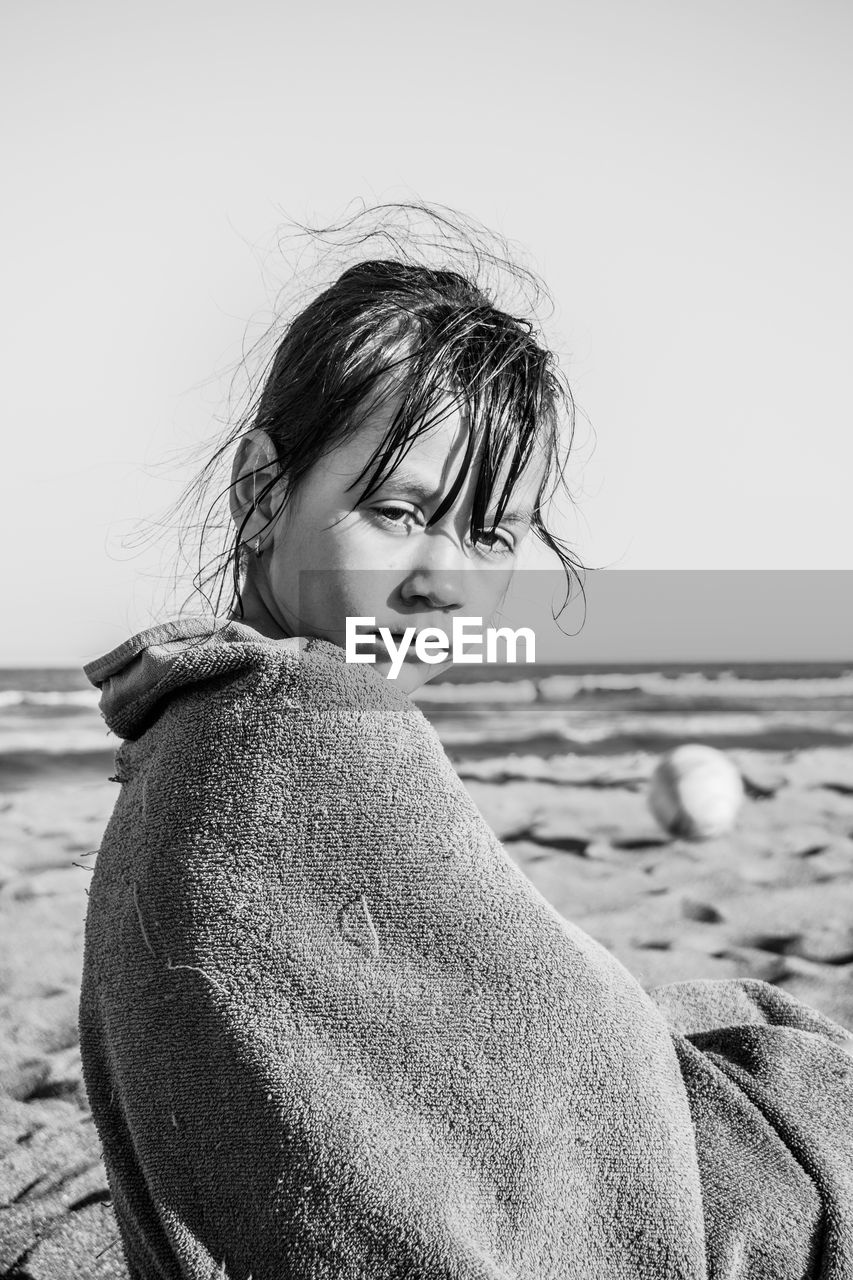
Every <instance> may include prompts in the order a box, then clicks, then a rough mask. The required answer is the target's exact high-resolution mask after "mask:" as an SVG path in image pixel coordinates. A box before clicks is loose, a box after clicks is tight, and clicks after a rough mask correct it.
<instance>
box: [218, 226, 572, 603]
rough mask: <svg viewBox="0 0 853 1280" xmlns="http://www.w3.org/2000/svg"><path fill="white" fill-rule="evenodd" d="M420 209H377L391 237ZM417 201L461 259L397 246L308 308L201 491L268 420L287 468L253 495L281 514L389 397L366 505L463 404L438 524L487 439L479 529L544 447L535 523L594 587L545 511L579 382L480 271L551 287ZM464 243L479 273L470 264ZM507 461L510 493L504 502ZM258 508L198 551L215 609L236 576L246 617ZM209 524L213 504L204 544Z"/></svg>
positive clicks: (234, 599)
mask: <svg viewBox="0 0 853 1280" xmlns="http://www.w3.org/2000/svg"><path fill="white" fill-rule="evenodd" d="M412 208H413V206H379V207H378V208H377V210H373V211H370V210H368V211H366V212H367V213H371V212H372V213H374V214H376V213H377V212H380V213H381V215H382V217H383V218H384V219H385V222H384V224H383V235H384V236H385V237H386V242H387V239H388V231H387V226H388V221H387V220H388V218H389V216H390V217H391V218H392V220H393V215H394V212H395V211H397V210H404V211H406V210H408V211H411V209H412ZM389 210H390V214H389ZM417 211H418V212H419V213H426V215H427V216H428V217H429V218H430V219H432V222H433V225H438V226H439V228H440V230H441V241H442V247H443V248H445V249H447V246H448V243H449V241H450V237H449V236H448V228H450V230H451V231H452V232H454V233H456V234H455V237H454V238H453V243H452V246H451V248H452V252H450V253H448V255H447V256H448V257H449V258H450V262H449V263H448V264H446V265H433V264H430V263H425V262H422V261H421V262H418V261H413V260H412V254H411V250H408V249H407V250H404V251H401V250H400V247H399V244H398V243H397V242H394V243H393V244H392V246H391V247H392V250H393V252H394V256H393V257H370V258H367V259H365V260H362V261H359V262H357V263H355V264H354V265H352V266H350V267H348V268H347V269H346V270H344V271H343V272H342V273H341V274H340V275H338V277H337V278H336V279H335V280H334V282H333V283H332V284H330V285H329V286H328V287H326V288H324V289H323V290H322V291H321V292H320V293H319V295H318V296H315V297H314V298H313V300H312V301H311V302H310V303H309V304H308V305H307V306H304V307H303V308H302V309H301V310H300V311H299V312H298V313H297V314H296V315H295V317H294V318H293V319H292V320H291V322H290V323H289V325H288V326H287V327H286V329H285V331H284V334H283V336H282V337H281V338H280V340H279V341H278V343H277V347H276V349H275V351H274V354H273V357H272V360H271V363H270V364H269V367H268V370H267V372H266V374H265V376H264V377H263V379H262V382H261V386H260V390H259V392H258V394H257V395H256V396H255V398H254V401H253V403H252V404H251V405H250V407H249V410H248V412H246V413H245V414H244V415H243V417H242V418H241V420H240V421H239V422H238V423H237V425H236V426H235V427H234V428H233V429H232V430H231V431H230V432H229V434H228V438H227V439H226V441H225V442H224V444H222V445H221V446H220V448H219V449H217V451H216V453H215V454H214V456H213V458H211V459H210V461H209V463H208V464H207V467H206V468H205V470H204V472H203V473H202V476H201V477H200V479H199V481H198V482H197V485H196V488H195V489H194V491H193V492H194V497H195V499H196V500H197V501H198V500H200V498H201V496H202V495H203V494H204V492H205V480H206V479H207V478H208V477H209V475H210V473H211V470H212V468H213V467H214V465H215V464H216V463H217V461H218V460H219V459H220V458H222V456H223V455H224V454H225V453H226V452H228V451H230V449H231V447H232V446H233V445H234V444H235V443H236V442H237V440H238V439H239V438H240V437H241V436H243V435H245V434H247V433H248V432H249V431H252V430H263V431H264V432H266V434H267V435H268V436H269V438H270V439H271V441H272V442H273V445H274V447H275V451H276V459H277V467H276V469H275V471H274V473H273V474H272V475H270V474H269V471H268V469H266V468H265V469H264V473H263V477H262V479H263V484H262V485H259V486H258V491H257V493H256V495H255V503H259V502H260V501H262V499H263V498H264V497H265V496H266V494H267V493H268V492H269V491H270V490H271V489H272V488H273V486H274V485H277V484H278V485H279V486H280V489H279V493H280V494H281V504H280V505H279V506H278V507H277V509H276V511H275V513H274V515H273V517H272V520H275V519H277V518H278V516H279V514H280V513H281V511H282V510H283V508H284V506H285V505H286V503H287V502H288V501H289V500H290V498H291V497H292V496H293V494H294V493H295V492H296V491H297V489H298V487H299V484H300V482H301V481H302V480H303V479H304V478H305V477H306V476H307V475H308V473H309V472H310V471H311V469H312V468H313V467H314V466H315V465H316V463H317V462H318V461H319V460H320V459H321V458H323V457H324V456H325V455H326V454H328V453H329V452H331V451H332V450H333V449H334V448H335V447H336V446H337V445H339V444H341V443H342V442H343V441H345V440H346V439H348V438H349V437H350V436H351V435H352V434H353V433H354V432H356V431H357V430H358V429H359V427H360V426H362V425H363V423H364V422H365V420H366V418H367V417H368V416H369V415H370V414H371V413H373V412H374V411H375V410H376V409H377V407H378V406H379V405H381V404H384V403H388V402H389V401H393V404H394V412H393V415H392V416H391V419H390V423H389V426H388V428H387V431H386V433H385V438H384V439H383V440H382V441H381V442H380V444H379V446H378V448H377V450H376V451H375V452H374V454H373V456H372V458H371V459H370V461H369V462H368V464H367V466H366V467H365V468H364V470H363V471H362V473H361V474H360V475H359V476H358V477H357V479H356V481H355V482H354V484H353V486H350V487H351V488H353V487H357V486H358V485H359V484H361V483H362V481H364V485H363V488H362V491H361V492H360V494H359V495H358V497H357V499H354V505H356V504H357V503H361V502H365V501H367V500H368V499H369V497H370V496H371V495H372V494H373V493H374V492H376V490H377V489H378V488H379V487H380V486H381V485H382V484H383V483H384V482H385V481H386V480H387V479H388V478H389V477H390V476H391V475H392V474H393V473H394V472H395V471H396V469H397V467H398V466H399V464H400V463H401V461H402V460H403V458H404V457H405V455H406V453H407V451H408V449H409V448H411V446H412V444H413V443H414V442H415V440H417V438H418V437H419V436H420V435H422V434H423V433H424V432H425V431H427V430H429V429H430V427H432V426H433V425H434V424H435V423H436V422H438V421H440V420H441V419H442V418H443V417H444V416H446V415H447V414H448V412H449V411H450V410H452V408H453V407H458V408H460V410H461V411H462V420H463V422H465V423H466V424H467V426H468V440H467V450H466V453H465V456H464V459H463V461H462V464H461V466H460V468H459V471H458V473H457V475H456V477H455V479H454V481H453V483H452V485H451V487H450V489H449V491H448V492H447V494H446V495H445V498H444V500H443V502H442V503H441V505H440V506H439V508H438V509H437V510H436V511H435V512H434V513H433V515H432V517H431V519H430V521H429V522H428V523H429V524H434V523H435V522H436V521H438V520H439V519H441V518H442V516H443V515H444V513H445V512H446V511H447V510H448V509H449V508H450V507H452V505H453V503H454V501H455V499H456V496H457V494H458V492H459V490H460V488H461V486H462V485H463V483H464V481H465V478H466V476H467V474H468V472H469V469H470V465H471V459H472V455H473V453H474V447H475V444H477V443H478V442H482V449H481V453H480V460H479V472H478V477H477V482H476V486H475V490H474V501H473V507H472V512H471V530H470V532H471V537H472V539H476V538H477V536H478V534H481V533H482V531H483V530H484V528H485V527H486V526H485V516H486V512H487V510H489V511H491V510H492V509H493V510H494V516H493V517H492V518H491V519H490V522H489V523H490V526H491V525H492V524H493V525H495V526H496V525H497V524H499V523H500V520H501V518H502V516H503V513H504V511H505V509H506V506H507V503H508V502H509V500H510V497H511V494H512V491H513V489H514V487H515V484H516V483H517V481H518V479H519V477H520V476H521V475H522V473H523V472H524V470H525V468H526V467H527V466H528V465H529V464H530V463H531V462H532V461H533V459H534V457H539V458H540V459H541V458H542V457H544V458H545V459H546V460H547V466H546V470H545V473H544V475H543V479H542V483H541V485H540V489H539V493H538V495H537V499H536V502H535V504H534V510H533V515H532V521H531V530H532V532H533V533H534V534H535V535H536V536H537V537H538V538H539V539H540V540H541V541H542V542H543V543H544V544H545V545H546V546H548V547H549V548H550V549H551V550H552V551H553V552H554V553H555V554H556V555H557V557H558V558H559V560H560V563H561V565H562V567H563V569H564V571H565V573H566V577H567V585H568V591H567V596H566V601H568V599H569V596H570V594H571V585H572V580H573V579H574V580H576V581H577V582H578V584H579V585H580V586H581V590H582V589H583V584H582V579H581V572H582V566H581V564H580V562H579V560H578V559H577V558H576V556H575V555H574V553H573V552H572V551H571V550H570V548H569V547H568V545H567V544H566V543H565V542H563V541H562V540H561V539H560V538H558V537H557V536H556V535H555V534H553V533H552V532H551V531H550V530H549V529H548V528H547V526H546V523H545V517H544V513H543V507H544V504H545V501H546V493H547V492H548V489H549V486H550V485H551V484H552V483H553V484H554V485H555V486H556V484H558V483H563V485H564V486H565V485H566V479H565V470H564V467H565V461H566V458H567V457H568V452H569V449H570V448H571V443H572V439H573V435H574V426H575V412H574V402H573V399H572V394H571V390H570V388H569V385H568V383H567V381H566V379H565V377H564V376H563V374H562V372H561V371H560V369H559V366H558V363H557V361H556V358H555V356H554V354H553V353H552V352H551V351H550V350H549V349H548V348H547V346H545V345H544V344H543V343H542V342H541V341H540V340H539V338H538V337H537V332H536V328H535V325H534V322H533V321H532V320H531V319H527V318H522V317H519V316H516V315H512V314H510V313H509V312H508V311H505V310H502V309H501V308H500V307H498V306H497V305H496V303H495V302H494V301H493V299H492V297H491V296H490V294H489V292H488V291H487V289H485V288H484V287H483V286H482V284H481V283H480V282H479V281H478V280H477V278H476V277H477V276H481V275H483V267H484V263H485V265H487V266H490V267H494V266H495V265H496V264H497V265H498V266H499V267H500V269H501V271H502V272H503V273H504V275H506V273H507V272H509V273H510V274H511V276H512V277H513V278H514V279H515V280H516V282H519V281H520V282H521V283H522V284H528V283H530V282H533V285H534V289H536V290H541V285H540V284H539V282H538V281H537V280H536V278H535V277H534V276H533V275H532V273H530V272H528V271H527V270H526V269H523V268H521V267H517V266H515V265H514V264H513V263H511V262H510V261H509V260H508V258H507V257H506V256H499V255H496V254H495V253H494V252H492V251H490V250H489V251H484V248H483V244H484V236H485V235H488V234H489V233H484V232H483V229H482V228H479V227H477V226H476V224H473V223H472V222H471V221H470V220H466V219H461V217H460V216H459V215H455V216H451V211H446V210H443V209H441V210H439V209H437V208H436V207H435V206H433V207H432V208H429V207H425V206H417ZM363 218H364V215H361V219H362V221H363ZM353 221H355V220H353ZM343 225H345V226H350V225H351V224H350V223H347V224H343ZM472 227H473V228H475V232H474V233H472ZM334 230H340V227H338V228H335V229H334ZM460 230H461V235H460V234H459V233H460ZM318 234H319V235H323V234H325V233H324V232H319V233H318ZM373 234H374V235H375V232H374V233H373ZM367 238H369V237H365V239H367ZM460 244H461V246H462V248H461V249H460ZM465 250H467V251H468V253H467V262H466V265H468V267H469V270H467V271H464V270H460V269H459V266H460V261H459V259H460V258H462V259H463V260H464V259H465V252H464V251H465ZM448 405H450V408H448ZM502 471H503V472H504V482H503V487H502V491H501V493H500V495H499V496H498V500H497V503H496V505H495V506H494V508H492V505H491V504H492V501H493V498H494V497H495V494H494V490H495V488H496V486H497V480H498V477H499V476H500V475H501V473H502ZM566 487H567V486H566ZM226 492H227V491H226ZM222 496H224V495H220V497H222ZM253 509H254V508H252V509H250V510H248V511H247V512H246V513H245V515H244V518H243V520H242V522H241V523H240V525H239V526H236V527H235V526H234V525H233V524H230V537H228V538H227V540H226V543H225V546H224V549H223V551H222V552H221V553H220V554H219V555H217V556H216V557H215V559H214V560H213V561H209V562H207V563H206V564H204V563H203V562H202V557H201V554H200V560H199V570H198V573H197V575H196V578H195V581H194V586H195V588H196V589H197V590H199V591H201V592H202V594H203V595H204V596H205V597H206V599H207V601H208V603H209V605H210V607H211V608H212V610H213V612H214V614H217V613H218V612H219V611H220V609H221V606H222V600H223V595H224V593H225V591H226V589H227V588H228V587H229V586H230V600H229V601H228V608H229V611H230V612H231V613H233V614H234V616H236V617H238V618H239V617H240V616H241V614H242V599H241V578H242V575H243V572H244V569H245V563H246V549H245V547H244V543H243V536H244V531H245V527H246V525H247V523H248V521H249V519H250V518H251V515H252V510H253ZM272 520H271V521H270V522H272ZM210 523H211V512H208V513H207V515H206V517H205V519H204V521H203V524H202V539H201V541H202V544H203V542H204V535H205V533H206V532H207V530H208V528H209V526H210ZM563 607H565V603H564V605H563Z"/></svg>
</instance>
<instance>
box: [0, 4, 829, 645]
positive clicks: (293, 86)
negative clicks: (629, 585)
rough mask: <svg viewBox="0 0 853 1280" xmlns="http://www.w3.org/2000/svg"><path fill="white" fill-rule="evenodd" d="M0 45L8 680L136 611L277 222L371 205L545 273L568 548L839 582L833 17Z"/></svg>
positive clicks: (342, 27)
mask: <svg viewBox="0 0 853 1280" xmlns="http://www.w3.org/2000/svg"><path fill="white" fill-rule="evenodd" d="M0 45H2V50H3V52H2V55H0V57H1V58H2V66H0V94H2V98H3V101H2V103H0V106H2V110H3V118H4V120H5V121H6V128H5V130H4V139H3V141H2V144H0V146H2V171H3V176H4V183H3V186H4V198H3V201H2V204H0V227H1V228H2V236H0V253H2V258H3V261H2V279H3V306H2V320H0V325H2V333H0V338H1V339H2V350H3V354H4V358H5V359H4V372H3V378H2V398H3V405H2V408H3V454H4V460H3V467H2V471H0V498H2V513H3V535H4V545H5V546H6V548H7V560H8V563H7V568H6V573H5V575H4V577H5V584H4V585H5V604H4V608H3V627H2V634H0V665H2V664H3V663H8V662H33V663H40V662H51V661H62V662H78V661H82V660H84V659H86V658H89V657H91V656H93V655H94V654H96V653H99V652H102V651H103V650H104V649H106V648H107V647H109V646H111V645H112V644H115V643H117V642H118V641H120V640H121V639H122V638H124V636H125V635H127V634H128V633H129V632H130V631H131V630H133V629H137V628H138V627H140V626H145V625H147V624H148V623H149V622H150V621H151V620H152V607H153V606H152V602H153V600H154V598H155V596H156V595H157V575H158V574H162V573H163V572H164V571H165V570H166V569H168V562H169V545H168V540H167V541H166V542H165V543H162V544H160V546H159V547H158V548H156V549H155V550H153V551H149V552H147V553H145V554H144V555H142V556H140V557H137V558H133V557H131V556H130V554H129V553H128V552H127V551H126V550H123V549H122V539H123V537H124V536H125V535H126V534H128V533H129V532H130V531H131V530H132V528H133V527H134V524H135V522H137V521H139V520H141V519H142V520H144V519H152V518H155V517H156V516H157V515H159V514H161V513H162V512H163V511H164V509H165V508H166V507H167V506H168V504H169V502H170V501H171V500H172V499H173V498H174V497H175V496H176V493H177V491H178V489H179V488H180V484H181V482H182V481H183V480H185V479H186V472H185V471H182V470H181V469H180V467H178V466H177V465H173V466H172V468H171V469H169V468H168V467H167V468H166V469H164V468H163V465H162V464H164V463H167V462H168V460H169V458H170V456H173V455H174V451H175V450H176V449H180V448H185V447H186V446H187V445H189V444H193V443H197V442H199V441H201V440H203V439H204V438H205V437H206V436H212V435H214V434H215V433H216V431H217V430H218V427H217V423H216V417H217V415H218V414H221V412H222V409H223V405H224V396H225V391H226V387H227V378H226V374H227V372H228V371H229V369H230V368H231V367H232V366H233V365H234V363H235V362H236V361H237V360H238V359H239V355H240V350H241V345H242V342H243V339H244V335H245V333H246V331H247V327H250V326H251V324H252V323H253V322H254V321H257V319H258V317H259V316H260V315H265V314H266V308H267V306H268V296H269V288H270V280H271V278H272V277H274V275H275V269H276V263H275V260H274V255H273V257H272V258H271V256H270V252H269V246H270V245H272V244H273V243H274V237H275V231H276V227H277V226H278V225H279V224H280V222H281V220H282V215H281V210H285V211H287V212H288V213H290V214H292V215H294V216H296V217H299V218H305V219H317V220H320V221H324V220H326V221H328V220H331V219H334V218H335V217H337V216H338V215H340V214H341V213H342V212H343V211H344V209H345V208H346V206H347V204H348V202H350V201H351V200H352V199H353V198H354V197H362V198H364V199H366V200H368V201H372V200H380V199H386V200H387V199H399V198H406V197H411V196H413V195H414V196H419V197H422V198H424V199H426V200H434V201H440V202H442V203H445V204H449V205H452V206H455V207H457V208H460V209H462V210H463V211H465V212H467V213H470V214H472V215H474V216H475V217H477V218H479V219H480V220H482V221H483V222H485V223H486V224H487V225H489V226H492V227H494V228H495V229H496V230H497V231H499V232H501V233H503V234H505V235H507V236H508V237H510V238H511V239H512V240H514V241H517V242H518V243H520V244H521V245H522V246H524V248H525V250H526V251H527V253H528V254H529V257H530V260H531V261H532V263H533V264H534V265H535V266H536V267H537V268H538V269H539V270H540V272H541V273H542V274H543V275H544V277H545V279H546V281H547V282H548V284H549V286H550V288H551V291H552V293H553V294H554V296H555V299H556V302H557V314H556V317H555V321H554V328H555V330H556V335H557V339H558V341H559V344H560V347H561V350H562V351H563V352H564V353H565V354H564V366H565V368H566V371H567V373H568V375H569V378H570V381H571V382H572V385H573V388H574V391H575V394H576V397H577V400H578V402H579V405H580V407H581V409H582V411H583V414H584V417H583V418H582V420H581V422H580V424H579V431H578V442H579V450H578V463H579V467H578V471H577V475H576V485H577V497H578V502H579V510H578V511H577V512H566V513H564V516H563V518H562V526H561V529H562V532H563V533H564V535H565V536H567V537H568V538H569V539H570V541H572V542H573V543H574V544H575V545H576V547H577V549H578V551H579V553H580V555H581V557H582V558H583V559H584V560H585V561H586V562H587V563H589V564H594V565H599V566H612V567H614V568H619V569H629V570H638V571H639V570H650V569H658V570H662V569H680V570H688V569H693V570H708V569H735V568H748V569H765V570H770V569H776V570H781V569H788V570H792V569H821V570H828V569H836V570H838V569H851V568H853V538H852V537H851V523H853V522H851V517H850V505H851V504H850V497H849V493H850V486H851V477H853V414H851V404H853V380H851V376H850V352H851V349H853V306H851V298H853V256H852V255H851V249H850V228H851V226H853V168H851V165H850V130H851V122H853V77H851V75H850V67H851V65H853V7H851V6H850V5H849V4H848V3H846V0H812V2H811V3H809V4H805V3H802V0H797V2H796V3H792V2H791V0H718V2H717V3H715V4H708V3H705V2H703V3H698V2H695V0H670V2H668V3H662V2H659V0H645V2H644V3H641V4H638V3H636V2H635V0H560V2H559V3H558V2H557V0H552V2H550V3H541V0H540V2H537V0H532V2H531V3H528V4H525V5H517V4H508V3H503V2H502V0H462V2H460V0H453V2H452V3H451V2H449V0H434V2H433V3H431V4H430V5H405V4H398V3H391V2H390V0H382V2H381V3H376V2H372V0H361V2H360V3H358V4H354V3H349V2H348V3H343V2H342V0H328V2H327V3H325V4H322V5H308V4H300V5H295V4H290V5H288V4H282V3H281V2H280V0H276V2H275V3H271V2H267V0H241V3H239V4H237V3H231V4H224V3H221V2H219V0H204V2H203V3H202V2H201V0H198V2H196V0H168V2H166V0H152V2H151V3H148V4H146V5H144V6H142V5H139V6H127V5H116V4H110V3H106V0H77V3H74V4H69V5H62V4H60V3H58V0H27V2H26V3H24V0H16V2H13V3H9V4H7V5H4V6H3V9H2V15H0ZM587 422H589V423H591V424H592V428H590V427H589V426H588V425H587ZM593 429H594V431H593ZM829 580H830V579H829V578H827V581H829ZM804 646H805V647H804V652H803V654H802V656H803V657H806V658H807V657H809V656H810V654H809V652H808V639H807V638H806V639H805V640H804ZM851 649H853V645H851ZM567 656H571V655H567ZM626 656H628V655H626ZM709 656H713V655H709ZM721 656H723V657H726V658H728V657H731V656H732V655H731V654H730V653H725V654H723V655H721ZM792 656H793V655H792Z"/></svg>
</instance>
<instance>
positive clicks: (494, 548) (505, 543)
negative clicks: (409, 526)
mask: <svg viewBox="0 0 853 1280" xmlns="http://www.w3.org/2000/svg"><path fill="white" fill-rule="evenodd" d="M374 513H375V515H377V516H379V518H380V520H386V521H387V522H388V524H389V525H392V526H396V527H400V525H401V521H400V520H396V518H394V517H396V516H409V517H410V518H412V520H414V517H415V512H414V511H407V509H406V508H405V507H374ZM484 538H487V539H492V541H491V543H489V545H488V550H489V552H491V553H492V552H493V553H494V554H496V556H512V553H514V552H515V545H514V544H512V543H511V541H510V539H508V538H506V536H505V535H503V534H500V532H498V531H497V529H480V536H479V539H478V541H483V539H484Z"/></svg>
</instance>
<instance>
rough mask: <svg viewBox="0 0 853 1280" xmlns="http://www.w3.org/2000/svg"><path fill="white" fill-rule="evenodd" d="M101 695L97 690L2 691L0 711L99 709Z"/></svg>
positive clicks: (0, 694)
mask: <svg viewBox="0 0 853 1280" xmlns="http://www.w3.org/2000/svg"><path fill="white" fill-rule="evenodd" d="M99 698H100V694H99V692H98V690H97V689H74V690H65V691H64V692H58V691H56V690H54V691H52V692H44V691H42V690H39V691H36V690H34V689H0V711H5V710H8V709H14V708H17V707H47V708H53V709H61V708H65V707H80V708H82V709H84V710H87V711H88V710H95V711H97V709H98V700H99Z"/></svg>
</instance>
